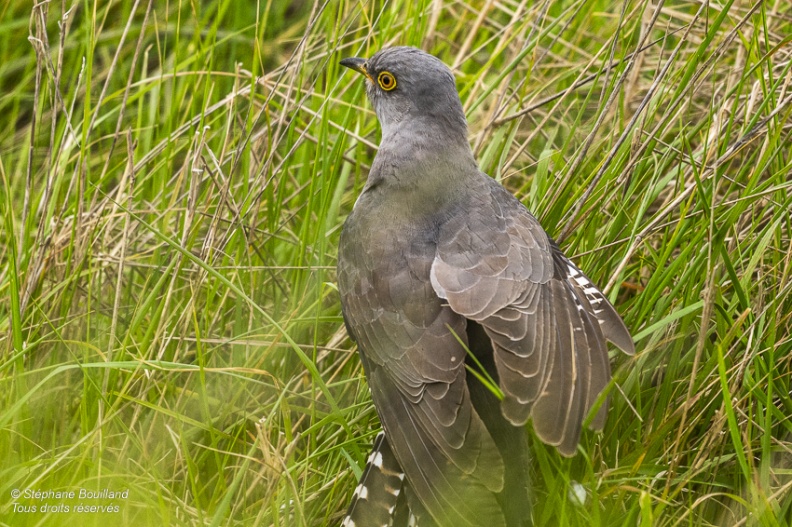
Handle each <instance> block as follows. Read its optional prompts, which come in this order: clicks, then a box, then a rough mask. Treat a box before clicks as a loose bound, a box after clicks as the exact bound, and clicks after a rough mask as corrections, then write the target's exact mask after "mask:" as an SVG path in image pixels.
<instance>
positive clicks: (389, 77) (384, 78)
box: [377, 71, 396, 91]
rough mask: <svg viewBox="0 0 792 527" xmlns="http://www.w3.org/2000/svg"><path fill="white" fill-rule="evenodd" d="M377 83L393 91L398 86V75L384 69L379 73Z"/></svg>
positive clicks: (386, 89) (384, 88)
mask: <svg viewBox="0 0 792 527" xmlns="http://www.w3.org/2000/svg"><path fill="white" fill-rule="evenodd" d="M377 83H378V84H379V86H380V88H382V89H383V90H385V91H391V90H392V89H393V88H395V87H396V77H394V76H393V74H392V73H391V72H389V71H382V72H380V74H379V75H377Z"/></svg>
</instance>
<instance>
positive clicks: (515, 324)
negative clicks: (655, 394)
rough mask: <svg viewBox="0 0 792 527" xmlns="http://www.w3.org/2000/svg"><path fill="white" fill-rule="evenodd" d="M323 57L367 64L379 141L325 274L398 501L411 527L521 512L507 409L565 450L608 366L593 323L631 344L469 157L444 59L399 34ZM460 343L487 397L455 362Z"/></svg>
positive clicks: (603, 333) (519, 452) (522, 517)
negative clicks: (368, 48)
mask: <svg viewBox="0 0 792 527" xmlns="http://www.w3.org/2000/svg"><path fill="white" fill-rule="evenodd" d="M341 64H343V65H345V66H348V67H350V68H352V69H355V70H357V71H359V72H361V73H363V74H364V75H365V76H366V77H367V79H368V80H367V82H366V91H367V94H368V97H369V99H370V101H371V103H372V105H373V106H374V110H375V111H376V114H377V118H378V119H379V122H380V125H381V127H382V141H381V143H380V148H379V151H378V152H377V155H376V158H375V159H374V163H373V165H372V167H371V172H370V173H369V176H368V180H367V182H366V185H365V187H364V189H363V192H362V193H361V195H360V197H359V198H358V201H357V203H356V204H355V207H354V210H353V211H352V213H351V214H350V215H349V217H348V218H347V221H346V223H345V224H344V228H343V231H342V234H341V240H340V244H339V256H338V286H339V292H340V294H341V303H342V308H343V314H344V320H345V322H346V324H347V328H348V331H349V334H350V336H351V337H352V338H353V339H354V340H355V341H356V342H357V344H358V347H359V350H360V357H361V360H362V362H363V367H364V370H365V373H366V376H367V378H368V382H369V386H370V388H371V394H372V399H373V400H374V404H375V406H376V408H377V412H378V414H379V416H380V420H381V421H382V425H383V428H384V430H385V436H386V440H385V441H387V445H386V446H387V447H388V448H389V449H390V450H392V453H393V456H394V458H395V460H396V461H397V462H398V464H399V465H400V467H401V470H402V471H403V472H404V474H405V476H406V477H405V478H404V482H403V488H404V495H405V496H406V497H407V502H408V505H409V509H410V511H412V513H413V514H414V515H415V517H416V518H417V524H418V525H419V526H421V527H430V526H433V525H436V526H439V527H447V526H453V527H463V526H470V527H479V526H486V527H500V526H504V527H517V526H522V525H524V524H525V523H524V522H525V521H526V520H527V516H528V515H529V512H528V511H529V509H528V506H527V503H528V502H529V498H528V474H527V459H528V458H527V447H526V442H525V436H524V433H523V430H522V425H523V424H525V423H526V422H527V421H528V420H529V419H531V420H532V422H533V428H534V430H535V432H536V434H537V435H538V437H539V438H541V439H542V440H543V441H545V442H546V443H549V444H551V445H555V446H556V447H558V450H559V451H560V452H561V453H562V454H564V455H566V456H571V455H573V454H574V453H575V450H576V448H577V443H578V440H579V437H580V432H581V426H582V422H583V420H584V418H585V417H586V415H587V413H588V412H589V410H591V408H592V406H593V403H594V401H595V399H596V398H597V396H598V394H599V393H600V392H601V391H602V390H603V389H604V388H605V386H606V385H607V384H608V382H609V381H610V366H609V362H608V355H607V349H606V344H605V342H606V340H607V341H610V342H612V343H614V344H615V345H616V346H618V347H619V348H621V349H622V350H624V351H625V352H627V353H633V352H634V347H633V342H632V339H631V337H630V334H629V332H628V331H627V329H626V327H625V326H624V323H623V322H622V320H621V318H620V317H619V315H618V314H617V313H616V311H615V309H614V308H613V306H611V304H610V303H609V302H608V300H607V299H606V298H605V297H604V296H603V295H602V293H601V292H600V291H599V290H598V289H597V288H596V287H595V286H594V285H593V284H592V283H591V281H590V280H588V278H586V276H585V275H584V274H583V273H582V272H581V271H580V269H578V268H577V267H576V266H575V265H574V264H573V263H572V262H571V261H569V260H568V259H567V258H566V257H565V256H564V255H563V253H562V252H561V250H560V249H559V248H558V247H557V246H556V244H555V243H554V242H553V240H552V239H550V237H549V236H548V235H547V233H545V231H544V230H543V229H542V227H541V226H540V225H539V222H538V221H537V220H536V219H535V218H534V217H533V216H532V215H531V214H530V212H528V210H527V209H526V208H525V207H524V206H523V205H522V203H520V202H519V201H518V200H517V199H516V198H515V197H514V196H512V194H511V193H509V192H508V191H507V190H506V189H504V188H503V187H502V186H501V185H500V184H498V183H497V182H496V181H494V180H493V179H492V178H490V177H488V176H487V175H486V174H484V173H482V172H481V171H480V170H479V169H478V166H477V164H476V162H475V160H474V158H473V153H472V151H471V149H470V146H469V144H468V142H467V122H466V119H465V115H464V112H463V109H462V104H461V102H460V100H459V96H458V94H457V91H456V85H455V82H454V77H453V75H452V74H451V72H450V70H449V69H448V67H447V66H445V64H443V63H442V62H441V61H440V60H439V59H437V58H435V57H433V56H431V55H429V54H427V53H424V52H423V51H420V50H418V49H415V48H407V47H397V48H389V49H384V50H382V51H380V52H378V53H377V54H375V55H374V56H373V57H371V58H370V59H368V60H367V61H364V60H363V59H345V60H344V61H342V62H341ZM383 72H385V73H386V74H387V75H386V77H387V76H388V75H390V78H391V79H392V80H393V85H391V84H384V86H385V87H387V88H388V90H387V91H386V90H385V89H383V85H381V84H380V82H379V81H380V75H383ZM387 80H388V79H385V81H387ZM385 81H383V82H385ZM466 347H467V348H469V349H470V351H471V353H472V354H473V355H475V356H476V357H477V358H478V359H479V361H480V362H481V364H482V365H483V367H484V368H485V369H486V370H487V373H488V374H489V375H490V376H491V377H492V378H493V379H495V380H496V382H497V383H498V385H499V386H500V389H501V390H502V391H503V394H504V396H505V398H504V400H503V401H502V402H501V401H498V399H497V398H496V397H495V396H494V395H493V394H492V393H491V391H489V390H488V389H487V388H486V387H484V386H483V385H482V384H481V383H480V382H479V381H478V380H477V379H476V378H475V377H474V376H473V375H470V374H468V373H467V372H466V370H465V364H466V363H468V364H471V363H472V361H468V360H467V350H466ZM605 406H606V405H603V407H602V408H601V409H600V411H599V413H598V414H597V416H596V417H595V418H594V421H593V425H592V426H593V427H594V428H601V427H602V426H603V424H604V420H605V416H606V411H607V410H606V407H605ZM369 490H370V489H369ZM355 525H356V527H373V526H374V523H372V524H371V525H364V524H361V523H355Z"/></svg>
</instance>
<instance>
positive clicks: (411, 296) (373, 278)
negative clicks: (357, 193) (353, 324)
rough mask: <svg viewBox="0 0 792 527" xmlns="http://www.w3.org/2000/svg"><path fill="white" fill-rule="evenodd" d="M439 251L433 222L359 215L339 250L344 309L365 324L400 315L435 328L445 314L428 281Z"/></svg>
mask: <svg viewBox="0 0 792 527" xmlns="http://www.w3.org/2000/svg"><path fill="white" fill-rule="evenodd" d="M436 248H437V243H436V229H435V228H434V226H433V224H432V223H431V222H427V221H419V220H416V219H414V218H413V219H412V220H410V219H409V218H399V217H398V216H397V215H392V216H390V217H387V218H386V217H380V216H377V215H376V214H372V215H361V214H359V211H356V213H354V214H353V215H352V216H350V219H349V220H348V221H347V223H346V224H345V226H344V230H343V232H342V235H341V243H340V244H339V255H338V278H339V283H338V286H339V292H340V294H341V301H342V305H344V307H345V309H347V308H348V307H349V306H352V305H354V309H355V310H356V311H358V312H361V313H365V316H364V318H367V319H373V318H375V317H378V316H382V315H384V314H397V315H398V316H399V317H404V318H405V321H409V322H412V323H413V324H416V325H421V326H423V325H427V324H429V323H431V321H433V320H434V319H435V318H436V317H437V314H438V312H439V310H440V309H441V303H440V299H439V298H438V297H437V295H436V293H435V292H434V290H433V288H432V285H431V282H430V279H429V273H430V269H431V267H432V262H433V260H434V257H435V253H436Z"/></svg>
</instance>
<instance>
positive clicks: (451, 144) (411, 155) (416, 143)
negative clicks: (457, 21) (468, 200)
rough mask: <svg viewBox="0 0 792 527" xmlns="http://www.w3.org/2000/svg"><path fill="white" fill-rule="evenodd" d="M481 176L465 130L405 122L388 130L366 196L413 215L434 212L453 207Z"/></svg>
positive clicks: (371, 174) (373, 166)
mask: <svg viewBox="0 0 792 527" xmlns="http://www.w3.org/2000/svg"><path fill="white" fill-rule="evenodd" d="M477 174H478V166H477V165H476V161H475V159H474V158H473V152H472V151H471V149H470V145H469V144H468V142H467V130H466V129H463V130H456V131H455V132H451V133H450V132H449V129H448V128H447V127H443V126H437V125H436V123H435V124H427V123H420V122H417V120H416V121H414V122H402V123H399V125H398V126H394V127H390V128H386V129H385V130H383V134H382V141H381V143H380V148H379V151H378V152H377V156H376V158H375V159H374V164H373V165H372V167H371V172H370V173H369V176H368V181H367V182H366V188H365V189H364V193H369V194H370V196H369V198H376V197H379V198H381V201H380V200H379V199H378V201H380V203H381V205H383V206H384V205H386V203H385V202H387V203H390V204H398V207H401V208H402V209H404V210H405V211H406V212H407V213H408V214H422V213H431V212H432V211H435V210H438V209H440V208H443V207H444V206H445V205H448V204H450V203H451V202H453V201H454V200H455V199H456V198H457V197H458V196H459V195H460V194H461V190H462V189H464V188H465V187H466V186H467V180H468V179H469V178H472V177H475V176H476V175H477Z"/></svg>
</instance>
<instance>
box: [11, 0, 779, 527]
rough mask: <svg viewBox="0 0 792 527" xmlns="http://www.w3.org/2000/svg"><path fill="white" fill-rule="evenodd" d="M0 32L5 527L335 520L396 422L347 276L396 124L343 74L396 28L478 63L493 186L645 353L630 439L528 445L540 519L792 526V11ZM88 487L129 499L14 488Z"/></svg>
mask: <svg viewBox="0 0 792 527" xmlns="http://www.w3.org/2000/svg"><path fill="white" fill-rule="evenodd" d="M0 29H1V30H0V86H2V92H0V115H2V118H1V119H0V178H1V179H0V216H2V221H0V239H2V241H3V243H2V245H1V246H0V299H2V302H0V349H1V350H2V355H1V357H2V359H0V401H1V402H0V524H2V525H13V526H33V525H42V526H46V525H63V524H65V523H67V522H68V523H72V522H75V524H77V523H79V524H80V525H106V524H108V523H109V524H112V525H135V526H146V525H156V526H162V525H245V526H253V525H262V526H289V527H291V526H326V525H335V524H337V523H338V522H339V520H340V518H341V516H342V514H343V511H344V509H345V507H346V504H347V502H348V500H349V498H350V496H351V492H352V490H353V488H354V486H355V480H356V478H357V477H358V475H359V474H360V470H361V468H362V465H363V463H364V459H365V456H366V454H367V449H368V447H369V445H370V443H371V440H372V438H373V436H374V434H375V433H376V431H377V430H378V426H379V425H378V420H377V418H376V414H375V412H374V410H373V407H372V405H371V402H370V398H369V395H368V391H367V388H366V384H365V380H364V378H363V375H362V371H361V368H360V364H359V361H358V359H357V356H356V354H355V349H354V345H353V344H352V343H351V342H350V341H349V340H348V338H347V337H346V333H345V331H344V327H343V323H342V320H341V316H340V308H339V301H338V296H337V293H336V290H335V285H334V281H335V270H334V269H335V255H336V245H337V241H338V234H339V231H340V227H341V225H342V223H343V220H344V218H345V216H346V214H347V213H348V212H349V211H350V210H351V207H352V205H353V203H354V200H355V198H356V196H357V194H358V192H359V191H360V189H361V187H362V185H363V184H364V182H365V177H366V174H367V170H368V167H369V166H370V164H371V161H372V159H373V156H374V153H375V151H376V144H377V142H378V128H377V123H376V119H375V118H374V116H373V114H372V112H371V109H370V107H369V106H368V105H367V103H366V102H365V95H364V92H363V83H362V82H361V79H360V78H359V77H358V76H355V75H353V74H351V73H349V72H344V71H341V70H342V69H343V68H341V67H340V66H339V65H338V60H339V59H340V58H343V57H346V56H353V55H362V56H366V55H369V54H371V53H373V52H374V51H376V50H377V49H379V48H380V47H382V46H385V45H391V44H409V45H416V46H420V47H422V48H424V49H426V50H428V51H431V52H433V53H435V54H437V55H438V56H440V57H441V58H442V59H443V60H444V61H445V62H447V63H448V64H451V65H453V66H454V70H455V73H456V75H457V79H458V86H459V89H460V93H461V95H462V99H463V103H464V104H465V108H466V111H467V113H468V118H469V121H470V123H471V144H472V145H474V148H475V150H476V153H477V156H478V158H479V160H480V163H481V166H482V168H483V169H484V170H485V171H487V172H488V173H489V174H491V175H493V176H494V177H496V178H498V179H499V180H501V181H502V182H503V183H504V184H505V185H506V186H507V187H509V188H510V189H511V190H512V191H514V192H515V194H517V195H518V196H519V197H520V198H521V199H522V200H523V202H524V203H526V205H528V206H529V207H530V208H531V210H533V211H534V213H535V214H536V215H537V217H539V218H540V220H541V221H542V223H543V225H544V226H545V227H546V229H547V230H548V231H549V232H550V233H551V235H553V236H555V237H557V238H558V239H559V241H560V243H561V246H562V247H563V248H564V250H565V251H566V252H567V253H568V254H570V255H572V256H573V257H574V260H575V261H576V262H577V263H578V264H579V265H580V267H581V268H582V269H584V270H585V271H586V272H587V274H588V275H589V276H590V277H591V278H592V279H593V280H594V281H595V282H596V283H598V284H600V285H601V286H602V287H605V288H606V290H607V293H608V295H609V296H610V298H611V300H612V301H613V302H614V304H615V305H616V306H617V309H618V311H619V312H620V313H622V315H623V316H624V319H625V322H626V323H627V326H628V327H629V328H631V330H632V332H633V335H634V336H635V339H636V343H637V348H638V350H639V351H638V353H637V354H636V356H635V357H632V358H630V357H626V356H623V355H620V354H618V353H616V352H614V353H613V365H614V378H615V382H614V383H613V385H612V389H611V390H610V393H611V395H612V405H611V406H612V407H611V411H610V414H609V418H608V422H607V425H606V427H605V431H604V433H603V434H594V433H591V432H586V433H585V434H584V437H583V439H582V444H581V448H580V453H579V454H578V455H577V456H576V457H575V458H573V459H564V458H562V457H560V456H559V455H558V454H557V453H556V452H555V451H554V449H552V448H549V447H546V446H544V445H542V444H541V443H540V442H538V441H536V440H532V445H533V451H534V458H533V462H532V463H533V466H532V469H533V471H534V474H535V496H536V507H535V511H534V513H535V514H534V516H535V523H536V525H538V526H554V525H562V526H567V525H568V526H577V525H581V526H589V525H591V526H635V525H641V526H734V525H745V526H752V525H759V526H783V525H791V524H792V423H790V419H789V416H790V415H792V399H791V398H790V389H792V387H791V386H790V370H791V369H792V368H791V366H790V357H791V356H792V331H790V329H792V315H791V314H792V276H791V274H792V248H791V247H792V243H790V238H791V237H792V233H791V231H792V219H791V218H790V210H791V209H792V178H791V177H790V174H791V173H792V138H791V137H790V134H791V133H792V120H790V112H792V105H790V102H792V86H791V84H792V42H790V40H791V39H790V35H791V34H792V8H790V5H789V4H788V2H784V1H782V0H770V1H767V2H760V1H756V0H755V1H748V0H723V1H721V2H717V3H713V2H665V3H663V2H659V3H651V2H649V1H648V0H627V1H626V2H621V3H612V2H606V1H604V0H588V1H586V0H565V1H559V2H549V1H542V2H524V1H518V0H505V1H502V2H492V1H481V2H472V3H471V5H468V4H467V3H457V2H446V1H444V0H438V1H429V0H423V1H418V2H405V1H393V2H385V3H383V2H345V1H329V0H328V1H327V2H324V3H322V2H316V3H310V2H307V1H294V2H282V1H273V0H264V1H261V2H232V1H230V0H207V1H205V2H183V3H182V2H152V1H149V2H146V1H136V2H134V3H133V2H128V1H127V2H101V3H97V2H87V1H86V2H75V3H69V2H66V1H65V0H63V1H61V2H54V1H53V2H43V3H37V4H36V5H35V6H33V7H31V4H30V3H29V2H21V1H14V0H12V1H11V2H10V3H5V4H3V5H2V6H0ZM577 484H580V485H582V486H583V488H584V489H585V490H586V492H587V499H586V502H585V504H584V505H580V504H579V502H578V501H577V500H576V499H575V498H573V497H571V494H570V491H571V490H572V489H573V488H575V486H576V485H577ZM81 488H83V489H89V490H98V489H110V490H124V489H129V494H128V497H126V498H117V499H99V500H81V499H79V498H75V499H61V500H58V499H54V498H48V499H35V498H28V497H25V496H23V497H21V498H20V499H18V500H16V501H17V503H18V507H19V506H24V507H28V509H25V510H31V509H30V507H33V506H36V507H38V509H37V511H36V512H35V513H33V512H23V511H22V510H17V511H15V510H14V506H13V502H14V500H13V499H12V498H11V493H12V491H13V490H14V489H20V490H24V489H31V490H40V491H48V490H70V489H71V490H75V491H79V489H81ZM58 503H63V504H65V505H68V506H70V507H71V510H70V512H69V513H65V512H48V511H45V512H42V511H41V507H42V505H44V504H48V505H50V506H55V505H57V504H58ZM80 503H83V504H87V505H104V506H107V505H117V506H118V508H119V509H118V511H117V512H110V513H107V512H105V513H99V512H88V513H85V512H78V511H76V508H77V505H79V504H80Z"/></svg>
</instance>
